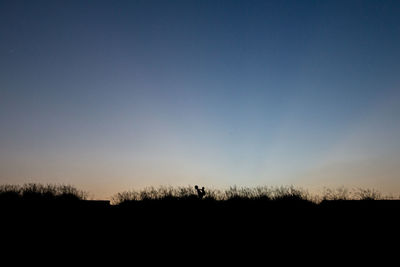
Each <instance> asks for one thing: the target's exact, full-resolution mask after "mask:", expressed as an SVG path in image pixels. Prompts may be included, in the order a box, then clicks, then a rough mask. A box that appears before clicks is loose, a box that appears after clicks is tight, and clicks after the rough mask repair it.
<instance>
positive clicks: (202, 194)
mask: <svg viewBox="0 0 400 267" xmlns="http://www.w3.org/2000/svg"><path fill="white" fill-rule="evenodd" d="M194 188H195V189H196V191H197V195H198V196H199V198H200V199H202V198H203V197H204V195H205V194H206V191H205V190H204V187H202V188H201V189H199V187H198V186H197V185H196V186H195V187H194Z"/></svg>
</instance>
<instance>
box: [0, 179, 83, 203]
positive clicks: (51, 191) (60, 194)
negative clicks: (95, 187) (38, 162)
mask: <svg viewBox="0 0 400 267" xmlns="http://www.w3.org/2000/svg"><path fill="white" fill-rule="evenodd" d="M86 198H87V193H86V192H84V191H82V190H78V189H76V188H75V187H73V186H70V185H54V184H47V185H42V184H35V183H30V184H24V185H1V186H0V201H1V202H3V203H4V202H16V201H19V202H21V201H23V202H46V201H47V202H50V201H63V202H71V201H79V200H85V199H86Z"/></svg>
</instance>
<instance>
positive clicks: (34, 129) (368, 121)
mask: <svg viewBox="0 0 400 267" xmlns="http://www.w3.org/2000/svg"><path fill="white" fill-rule="evenodd" d="M399 14H400V1H397V0H396V1H378V0H375V1H368V0H365V1H350V0H345V1H339V0H334V1H324V0H322V1H306V0H304V1H300V0H299V1H284V0H282V1H249V0H246V1H233V0H232V1H217V0H215V1H205V0H199V1H190V0H186V1H167V0H165V1H149V0H146V1H145V0H143V1H111V0H110V1H83V0H79V1H16V0H12V1H7V0H1V1H0V127H1V128H0V129H1V130H0V183H1V184H4V183H25V182H41V183H48V182H51V183H67V184H72V185H75V186H77V187H79V188H81V189H84V190H88V191H90V192H91V193H92V194H93V196H94V197H95V198H109V197H110V196H111V195H112V194H114V193H116V192H119V191H123V190H127V189H132V188H142V187H144V186H151V185H154V186H157V185H174V186H175V185H188V184H192V185H193V184H200V185H203V186H206V187H210V186H212V187H227V186H229V185H233V184H236V185H239V186H256V185H289V184H293V185H297V186H302V187H305V188H308V189H311V190H313V189H314V188H321V187H323V186H327V187H335V186H341V185H344V186H346V187H350V188H351V187H373V188H376V189H378V190H380V191H382V192H385V193H393V194H397V195H398V194H400V15H399Z"/></svg>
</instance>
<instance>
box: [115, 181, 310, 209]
mask: <svg viewBox="0 0 400 267" xmlns="http://www.w3.org/2000/svg"><path fill="white" fill-rule="evenodd" d="M150 200H151V201H163V200H176V201H182V200H199V199H198V196H197V194H196V191H195V190H194V187H193V186H188V187H176V188H174V187H165V186H161V187H158V188H155V187H147V188H144V189H142V190H139V191H137V190H131V191H125V192H120V193H117V194H116V195H114V196H113V197H112V203H113V204H115V205H121V204H126V203H129V202H138V201H150ZM202 201H219V202H221V201H223V202H238V201H270V202H296V201H297V202H298V201H302V202H313V203H314V202H315V201H314V199H313V196H312V195H311V194H309V193H308V192H307V191H306V190H304V189H301V188H295V187H293V186H286V187H283V186H282V187H268V186H259V187H237V186H232V187H230V188H228V189H226V190H219V189H206V195H205V196H204V198H203V199H202Z"/></svg>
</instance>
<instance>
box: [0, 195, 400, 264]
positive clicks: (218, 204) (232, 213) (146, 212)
mask: <svg viewBox="0 0 400 267" xmlns="http://www.w3.org/2000/svg"><path fill="white" fill-rule="evenodd" d="M0 210H1V224H2V228H1V229H3V234H2V244H3V245H5V246H4V247H5V250H3V253H4V254H3V255H7V253H9V252H10V251H11V252H13V253H15V252H18V253H19V255H20V256H21V257H23V258H26V257H28V256H27V255H30V256H29V257H28V259H29V260H30V261H31V263H32V264H33V261H39V263H41V262H42V261H44V260H48V257H50V256H51V257H55V258H56V259H57V260H62V262H65V261H69V260H72V259H73V262H72V264H77V262H80V260H78V258H81V257H83V258H86V260H87V259H88V258H89V261H91V262H92V263H93V262H97V263H98V262H99V261H100V262H101V261H103V260H105V258H107V260H108V261H110V258H111V261H112V264H113V265H116V262H118V261H120V260H123V261H126V260H128V261H132V262H137V261H140V260H143V258H145V261H148V262H150V263H155V262H159V261H161V262H163V263H164V264H167V263H168V264H173V263H176V262H181V261H183V262H185V261H184V259H185V258H187V257H189V258H190V261H189V262H188V263H192V262H196V261H198V260H201V261H203V264H207V265H208V264H210V265H211V263H212V264H215V263H216V262H215V259H220V260H221V258H222V262H219V263H221V264H224V263H225V264H227V263H228V262H230V263H232V262H238V261H239V259H240V260H241V261H242V263H243V259H244V260H245V264H246V266H248V265H254V264H251V262H253V261H255V262H259V261H265V262H273V261H275V260H276V258H278V260H279V261H281V262H285V263H288V262H289V261H292V260H294V261H295V262H297V263H298V264H302V263H306V262H308V261H310V260H312V259H314V260H315V259H317V257H321V256H322V255H326V256H324V257H326V258H324V259H325V260H329V262H330V263H332V260H335V259H338V258H340V259H342V258H348V257H349V256H351V257H354V256H355V255H357V257H358V255H359V254H358V253H359V251H361V252H360V253H361V254H362V257H366V256H365V255H366V254H368V255H377V252H378V250H377V249H379V248H382V247H383V246H385V245H388V244H392V243H390V242H392V240H396V238H398V232H399V230H398V227H399V220H398V215H399V211H400V202H399V201H327V202H322V203H320V204H315V203H312V202H309V201H290V200H289V201H271V200H269V201H262V200H260V201H255V200H240V199H239V200H231V201H215V200H206V199H204V200H199V199H188V200H184V201H182V200H180V201H178V200H153V201H133V202H130V203H125V204H120V205H116V206H111V205H107V203H99V202H97V203H96V202H90V201H84V200H78V201H71V202H68V201H50V202H46V201H44V202H43V201H42V202H40V201H39V202H26V201H19V202H14V203H10V202H8V203H4V202H3V203H1V205H0ZM390 247H392V248H394V247H393V246H392V245H390ZM367 251H372V252H367ZM385 251H386V248H385ZM369 253H372V254H369ZM32 254H33V256H32ZM145 255H146V256H145ZM278 255H279V256H278ZM282 255H283V256H282ZM299 257H300V258H299ZM273 259H275V260H273ZM300 259H303V260H305V261H302V260H300ZM255 262H253V263H255Z"/></svg>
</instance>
